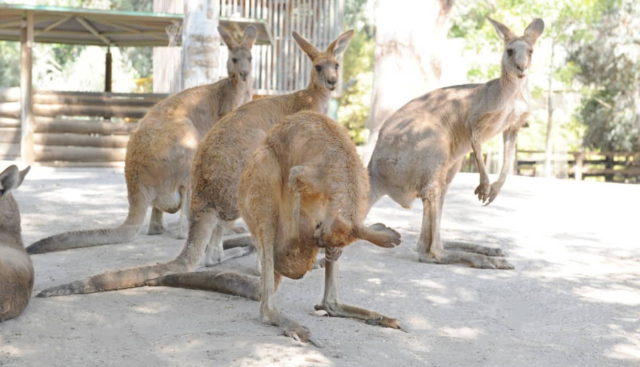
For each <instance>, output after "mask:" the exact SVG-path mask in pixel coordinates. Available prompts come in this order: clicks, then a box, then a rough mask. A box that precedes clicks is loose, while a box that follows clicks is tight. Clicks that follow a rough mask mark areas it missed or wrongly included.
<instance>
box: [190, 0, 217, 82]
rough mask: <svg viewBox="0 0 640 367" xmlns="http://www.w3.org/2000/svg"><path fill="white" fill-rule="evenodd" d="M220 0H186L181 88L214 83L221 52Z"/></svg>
mask: <svg viewBox="0 0 640 367" xmlns="http://www.w3.org/2000/svg"><path fill="white" fill-rule="evenodd" d="M218 13H219V4H218V0H184V24H183V25H182V89H186V88H191V87H195V86H197V85H202V84H207V83H212V82H214V81H215V77H216V69H217V68H218V67H220V65H218V55H219V53H220V35H219V34H218V30H217V27H218Z"/></svg>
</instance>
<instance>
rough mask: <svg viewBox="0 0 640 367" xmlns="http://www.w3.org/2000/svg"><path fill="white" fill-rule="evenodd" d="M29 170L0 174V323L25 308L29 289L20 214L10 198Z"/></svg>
mask: <svg viewBox="0 0 640 367" xmlns="http://www.w3.org/2000/svg"><path fill="white" fill-rule="evenodd" d="M28 172H29V167H27V168H25V169H24V170H22V171H19V170H18V167H16V166H13V165H12V166H9V167H8V168H7V169H5V170H4V171H2V173H0V321H4V320H8V319H11V318H14V317H16V316H18V315H20V313H22V311H23V310H24V309H25V308H26V307H27V304H29V299H30V298H31V290H32V289H33V265H32V264H31V259H30V258H29V255H28V254H27V253H26V252H25V250H24V247H23V245H22V235H21V234H20V232H21V228H20V210H18V204H17V203H16V200H15V199H14V198H13V195H11V190H13V189H16V188H18V186H20V184H21V183H22V181H23V180H24V177H25V176H26V175H27V173H28Z"/></svg>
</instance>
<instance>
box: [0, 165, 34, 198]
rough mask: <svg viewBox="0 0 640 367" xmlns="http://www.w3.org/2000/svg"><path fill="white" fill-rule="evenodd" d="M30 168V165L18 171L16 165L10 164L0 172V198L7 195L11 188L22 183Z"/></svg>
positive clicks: (15, 187)
mask: <svg viewBox="0 0 640 367" xmlns="http://www.w3.org/2000/svg"><path fill="white" fill-rule="evenodd" d="M30 169H31V167H27V168H25V169H23V170H22V171H20V170H18V167H16V166H15V165H11V166H9V167H7V168H6V169H5V170H4V171H2V173H0V200H2V199H4V198H6V197H8V195H9V192H10V191H11V190H14V189H17V188H18V186H20V184H22V181H23V180H24V177H25V176H26V175H27V173H29V170H30Z"/></svg>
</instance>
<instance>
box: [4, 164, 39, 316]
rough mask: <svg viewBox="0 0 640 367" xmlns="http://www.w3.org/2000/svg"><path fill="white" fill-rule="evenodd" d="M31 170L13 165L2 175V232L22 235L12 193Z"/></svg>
mask: <svg viewBox="0 0 640 367" xmlns="http://www.w3.org/2000/svg"><path fill="white" fill-rule="evenodd" d="M30 168H31V167H27V168H25V169H23V170H22V171H20V170H18V167H16V166H15V165H11V166H9V167H7V169H5V170H4V171H2V173H0V232H4V233H7V232H9V233H10V234H12V233H13V234H16V233H18V234H19V233H20V212H19V211H18V205H17V204H16V201H15V199H14V198H13V196H12V195H11V191H12V190H14V189H16V188H18V186H20V184H21V183H22V181H23V180H24V177H25V176H26V175H27V173H28V172H29V169H30ZM0 308H2V307H0Z"/></svg>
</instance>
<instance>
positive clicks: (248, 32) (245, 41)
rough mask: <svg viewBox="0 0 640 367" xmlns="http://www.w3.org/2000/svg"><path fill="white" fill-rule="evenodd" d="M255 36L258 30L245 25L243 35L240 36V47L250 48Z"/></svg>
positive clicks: (256, 36) (254, 41)
mask: <svg viewBox="0 0 640 367" xmlns="http://www.w3.org/2000/svg"><path fill="white" fill-rule="evenodd" d="M257 38H258V32H257V31H256V27H254V26H252V25H250V26H247V28H245V29H244V36H243V37H242V42H241V45H242V47H246V48H248V49H251V47H253V44H254V43H256V39H257Z"/></svg>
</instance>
